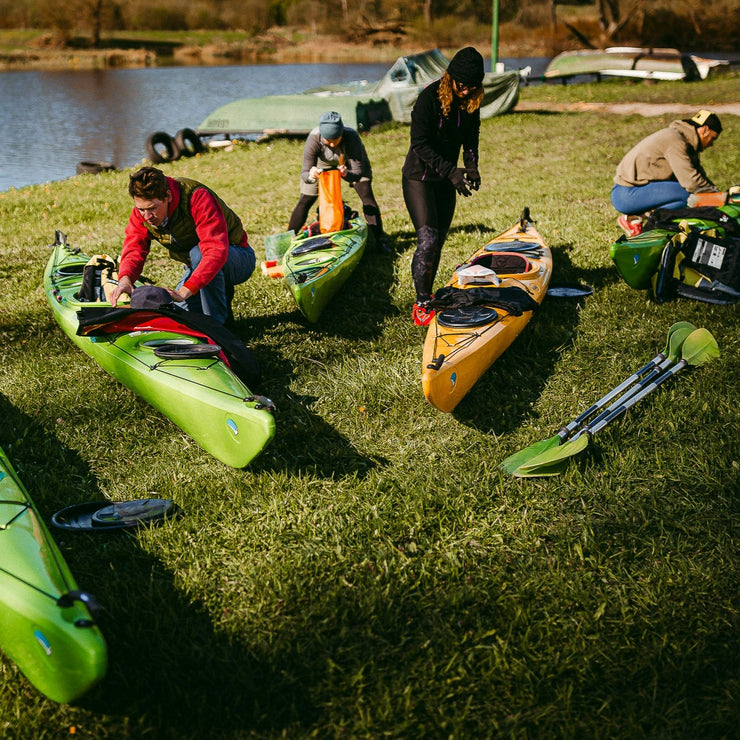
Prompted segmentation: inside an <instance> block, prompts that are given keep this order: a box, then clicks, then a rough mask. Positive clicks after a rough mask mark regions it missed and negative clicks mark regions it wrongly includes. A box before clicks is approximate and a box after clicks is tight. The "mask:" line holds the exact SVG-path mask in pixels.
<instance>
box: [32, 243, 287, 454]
mask: <svg viewBox="0 0 740 740" xmlns="http://www.w3.org/2000/svg"><path fill="white" fill-rule="evenodd" d="M88 261H89V257H88V256H87V255H85V254H82V253H81V252H80V251H79V250H77V249H73V248H72V247H70V246H69V245H68V244H67V243H66V238H65V237H64V235H63V234H61V233H60V232H57V240H56V243H55V244H53V245H52V254H51V257H50V259H49V262H48V264H47V266H46V270H45V272H44V288H45V290H46V295H47V298H48V300H49V304H50V306H51V310H52V313H53V314H54V318H55V319H56V321H57V323H58V324H59V326H60V327H61V328H62V329H63V331H64V333H65V334H66V335H67V336H68V337H69V338H70V339H71V340H72V341H73V342H74V343H75V344H76V345H77V346H78V347H79V348H80V349H82V350H83V351H84V352H85V353H86V354H88V355H90V357H92V358H93V359H94V360H95V361H96V362H97V363H98V364H100V366H101V367H103V368H104V369H105V370H107V371H108V372H109V373H110V374H111V375H113V377H114V378H116V380H118V381H119V382H121V383H123V384H124V385H125V386H127V387H128V388H130V389H131V390H132V391H134V393H136V394H137V395H139V396H141V397H142V398H143V399H144V400H146V401H147V402H148V403H150V404H151V405H152V406H154V408H156V409H157V410H158V411H160V412H161V413H162V414H164V415H165V416H167V417H168V418H169V419H171V420H172V421H173V422H174V423H175V424H177V426H179V427H180V428H181V429H182V430H183V431H184V432H186V433H187V434H188V435H190V436H191V437H192V438H193V439H194V440H195V441H196V442H197V443H198V444H199V445H200V446H201V447H202V448H203V449H204V450H206V451H207V452H209V453H210V454H211V455H213V456H214V457H215V458H217V459H218V460H220V461H221V462H223V463H225V464H226V465H230V466H231V467H234V468H242V467H244V466H245V465H247V464H248V463H249V462H250V461H251V460H252V459H253V458H254V457H255V456H256V455H258V454H259V453H260V452H261V451H262V449H264V447H265V445H267V443H268V442H269V441H270V440H271V439H272V437H273V435H274V434H275V418H274V415H273V409H274V406H273V404H272V402H271V401H269V399H266V398H263V397H261V396H255V395H254V394H253V393H252V392H251V391H250V390H249V388H248V387H247V386H246V385H245V383H244V382H243V381H242V380H241V379H240V378H239V377H238V376H237V374H236V373H235V372H234V369H233V368H232V367H231V366H230V365H229V364H228V359H227V357H226V356H225V354H224V353H223V352H219V350H220V349H221V348H220V347H219V346H218V345H215V344H214V343H213V342H212V341H211V340H210V339H209V337H208V336H206V335H204V334H203V333H200V332H198V331H193V330H192V329H191V328H189V327H188V326H187V325H185V324H184V323H180V321H185V317H184V316H183V314H187V312H185V311H180V312H179V314H178V313H175V312H171V313H167V314H166V315H164V314H162V313H160V312H155V311H148V310H147V311H141V310H138V311H137V310H134V309H125V308H124V309H112V307H111V305H110V303H106V302H104V301H98V302H95V303H90V302H86V301H80V300H79V299H78V298H77V295H78V293H79V291H80V288H81V285H82V279H83V268H84V266H85V265H86V264H87V262H88ZM91 306H92V307H95V308H94V309H93V310H102V311H105V309H106V307H107V308H108V309H110V311H112V312H114V315H116V316H118V315H119V314H121V315H122V316H121V317H119V318H117V320H115V321H112V322H110V323H108V324H106V325H105V326H102V327H101V328H100V329H98V330H95V331H88V330H85V331H86V332H87V333H83V332H82V329H81V327H80V316H83V315H84V313H85V311H83V309H85V310H87V311H89V310H90V307H91ZM78 312H80V313H79V314H78ZM178 316H179V317H180V318H179V319H178ZM219 328H220V327H219Z"/></svg>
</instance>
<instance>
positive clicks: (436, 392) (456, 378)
mask: <svg viewBox="0 0 740 740" xmlns="http://www.w3.org/2000/svg"><path fill="white" fill-rule="evenodd" d="M551 275H552V254H551V253H550V249H549V247H548V246H547V245H546V244H545V241H544V239H543V238H542V235H541V234H540V233H539V232H538V231H537V229H536V228H535V227H534V226H533V225H532V224H531V223H530V221H529V211H528V209H525V211H524V213H523V214H522V218H521V219H520V221H519V222H517V223H516V224H515V225H514V226H512V227H511V228H510V229H507V230H506V231H504V232H503V233H502V234H499V235H498V236H497V237H495V238H494V239H492V240H491V241H490V242H488V244H486V245H484V246H482V247H481V248H480V249H478V250H477V251H476V252H474V253H473V254H472V255H471V256H470V258H469V259H468V260H467V262H465V263H464V264H463V265H460V267H458V268H457V269H456V270H455V272H454V274H453V276H452V279H451V280H450V281H449V282H448V283H447V285H446V286H445V287H444V288H442V289H441V290H439V291H437V293H436V294H435V297H434V302H433V304H432V305H433V307H434V308H435V311H436V313H435V316H434V318H433V319H432V321H431V323H430V324H429V329H428V330H427V336H426V340H425V342H424V355H423V362H422V375H421V384H422V387H423V389H424V396H425V397H426V399H427V401H429V403H431V404H432V405H433V406H435V407H436V408H438V409H439V410H440V411H446V412H449V411H452V410H453V409H454V408H455V406H457V404H458V403H460V401H461V400H462V399H463V398H464V397H465V394H466V393H467V392H468V391H469V390H470V389H471V388H472V387H473V386H474V385H475V383H476V382H477V381H478V378H480V376H481V375H483V373H484V372H485V371H486V370H487V369H488V368H489V367H490V366H491V365H492V364H493V363H494V362H495V361H496V360H497V359H498V358H499V357H500V356H501V354H503V352H504V351H505V350H506V348H507V347H508V346H509V345H510V344H511V343H512V342H513V341H514V339H516V337H517V336H518V335H519V333H520V332H521V331H522V329H524V327H525V326H526V325H527V324H528V323H529V320H530V319H531V318H532V313H533V310H534V309H535V308H536V307H537V305H538V304H540V303H541V302H542V299H543V298H544V297H545V293H546V292H547V286H548V284H549V282H550V277H551Z"/></svg>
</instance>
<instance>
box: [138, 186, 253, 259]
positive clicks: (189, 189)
mask: <svg viewBox="0 0 740 740" xmlns="http://www.w3.org/2000/svg"><path fill="white" fill-rule="evenodd" d="M175 182H176V183H177V184H178V187H179V190H180V201H179V202H178V204H177V206H176V207H175V210H174V211H173V212H172V215H171V216H170V217H169V218H168V219H167V223H166V225H165V226H153V225H152V224H149V223H145V224H144V225H145V226H146V229H147V231H148V232H149V233H150V234H151V235H152V237H153V238H154V239H156V240H157V241H158V242H159V243H160V244H162V245H163V246H165V247H167V249H168V250H169V253H170V256H171V257H172V258H173V259H175V260H178V261H179V262H184V263H185V264H188V263H189V256H188V255H189V253H190V250H191V249H192V248H193V247H194V246H196V245H197V244H198V242H199V241H200V239H199V238H198V232H197V231H196V230H195V221H194V220H193V217H192V216H191V215H190V199H191V197H192V195H193V193H194V192H195V191H196V190H197V189H198V188H203V189H204V190H207V191H208V192H209V193H210V194H211V195H212V196H213V197H214V198H215V199H216V202H217V203H218V205H219V208H220V209H221V212H222V213H223V214H224V218H225V219H226V227H227V229H228V232H229V244H239V242H240V241H241V239H242V236H243V235H244V226H243V225H242V222H241V219H240V218H239V216H237V215H236V213H234V211H232V210H231V208H229V207H228V206H227V205H226V203H224V202H223V201H222V200H221V198H219V197H218V195H216V193H214V192H213V190H211V189H210V188H207V187H206V186H205V185H203V183H200V182H198V181H197V180H190V179H188V178H186V177H178V178H175Z"/></svg>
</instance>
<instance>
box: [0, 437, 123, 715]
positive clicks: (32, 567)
mask: <svg viewBox="0 0 740 740" xmlns="http://www.w3.org/2000/svg"><path fill="white" fill-rule="evenodd" d="M94 607H95V601H94V599H92V597H91V596H89V595H88V594H86V593H84V592H82V591H80V590H79V587H78V586H77V583H76V582H75V579H74V577H73V576H72V573H71V572H70V570H69V567H68V565H67V563H66V562H65V560H64V557H63V556H62V553H61V551H60V550H59V548H58V547H57V545H56V543H55V542H54V540H53V539H52V537H51V535H50V533H49V530H48V529H47V527H46V525H45V524H44V521H43V519H42V518H41V516H40V514H39V512H38V510H37V509H36V506H35V505H34V503H33V501H31V498H30V496H29V495H28V492H27V491H26V489H25V487H24V486H23V484H22V483H21V481H20V479H19V478H18V475H17V474H16V472H15V470H14V469H13V466H12V465H11V464H10V460H8V457H7V455H6V454H5V452H4V451H3V450H2V449H0V647H1V648H2V650H3V652H4V653H5V654H6V655H7V656H8V657H9V658H10V659H11V660H12V661H13V662H14V663H15V664H16V665H17V666H18V668H20V670H21V671H22V672H23V674H24V675H25V676H26V678H27V679H28V680H29V681H30V682H31V683H32V684H33V685H34V686H35V687H36V688H37V689H38V690H39V691H40V692H41V693H42V694H44V695H45V696H47V697H48V698H49V699H51V700H52V701H55V702H58V703H60V704H66V703H69V702H72V701H74V700H75V699H78V698H79V697H81V696H82V695H83V694H85V693H86V692H87V691H88V690H89V689H90V688H92V687H93V686H94V685H95V684H96V683H98V682H99V681H100V680H101V679H102V678H103V677H104V676H105V672H106V669H107V665H108V653H107V648H106V645H105V640H104V639H103V635H102V634H101V632H100V629H99V628H98V626H97V625H96V623H95V620H94V618H93V615H92V614H91V608H92V609H94Z"/></svg>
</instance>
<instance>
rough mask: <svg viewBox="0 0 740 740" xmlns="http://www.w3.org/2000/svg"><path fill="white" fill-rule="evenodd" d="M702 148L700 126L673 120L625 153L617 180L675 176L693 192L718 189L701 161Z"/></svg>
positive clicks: (627, 183) (629, 183) (643, 181)
mask: <svg viewBox="0 0 740 740" xmlns="http://www.w3.org/2000/svg"><path fill="white" fill-rule="evenodd" d="M701 149H702V145H701V141H700V140H699V134H698V133H697V130H696V128H695V127H694V126H693V125H692V124H690V123H688V122H686V121H673V122H672V123H671V124H670V125H669V126H668V128H664V129H661V130H660V131H656V132H655V133H654V134H650V136H647V137H646V138H644V139H643V140H642V141H640V142H638V143H637V144H636V145H635V146H634V147H632V149H630V151H628V152H627V154H625V156H624V158H623V159H622V161H621V162H620V163H619V166H618V167H617V173H616V175H615V177H614V183H615V184H616V185H622V186H624V187H639V186H640V185H647V184H648V183H650V182H656V181H666V180H675V181H677V182H678V183H679V184H680V185H681V187H682V188H684V190H687V191H688V192H689V193H704V192H716V191H717V188H716V187H715V185H714V183H713V182H712V181H711V180H710V179H709V178H708V177H707V175H706V173H705V172H704V169H703V168H702V166H701V163H700V161H699V152H700V151H701Z"/></svg>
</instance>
